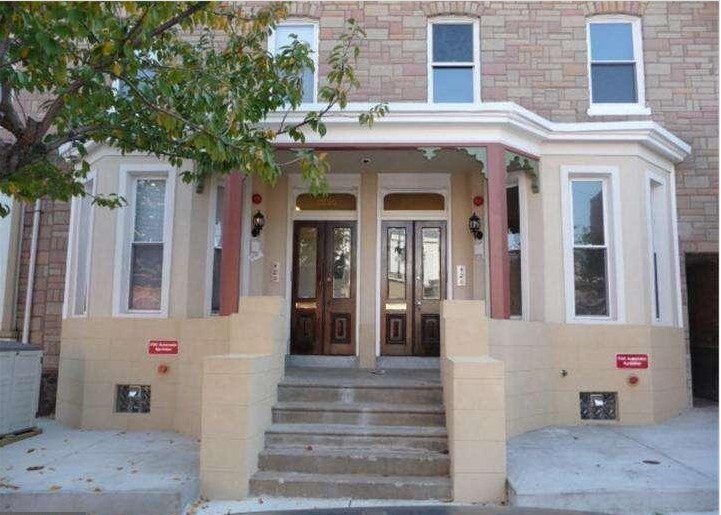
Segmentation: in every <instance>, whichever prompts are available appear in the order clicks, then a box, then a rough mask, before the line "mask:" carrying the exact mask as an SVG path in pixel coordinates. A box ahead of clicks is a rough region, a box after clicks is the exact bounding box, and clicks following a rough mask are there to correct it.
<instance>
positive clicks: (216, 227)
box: [213, 186, 225, 248]
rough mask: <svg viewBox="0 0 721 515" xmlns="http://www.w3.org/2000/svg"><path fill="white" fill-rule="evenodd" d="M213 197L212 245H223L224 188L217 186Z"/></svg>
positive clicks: (217, 246)
mask: <svg viewBox="0 0 721 515" xmlns="http://www.w3.org/2000/svg"><path fill="white" fill-rule="evenodd" d="M216 191H217V193H216V197H215V222H214V224H213V246H214V247H216V248H220V247H222V246H223V211H224V210H225V188H224V187H223V186H218V189H217V190H216Z"/></svg>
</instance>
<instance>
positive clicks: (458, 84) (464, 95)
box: [433, 66, 473, 103]
mask: <svg viewBox="0 0 721 515" xmlns="http://www.w3.org/2000/svg"><path fill="white" fill-rule="evenodd" d="M433 101H434V102H437V103H443V102H473V67H471V66H452V67H434V68H433Z"/></svg>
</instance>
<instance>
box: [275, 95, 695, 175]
mask: <svg viewBox="0 0 721 515" xmlns="http://www.w3.org/2000/svg"><path fill="white" fill-rule="evenodd" d="M373 105H374V104H370V103H350V104H348V106H347V107H346V109H344V110H343V111H341V110H338V109H334V110H331V111H330V112H329V113H327V114H326V115H325V117H324V121H325V124H326V126H327V128H328V133H327V134H326V135H325V136H324V137H323V138H320V137H318V136H317V135H316V134H313V133H308V134H307V135H306V136H307V142H306V143H307V144H308V145H313V144H341V143H346V144H348V145H354V144H374V143H385V144H399V145H403V144H408V145H412V144H427V143H434V142H435V143H438V144H443V143H446V142H448V143H463V144H475V143H479V144H480V143H488V142H495V141H500V142H506V143H513V144H516V145H518V144H519V139H520V140H521V143H520V146H521V147H522V149H525V150H528V151H533V150H534V149H537V148H538V146H539V145H540V144H542V143H544V142H589V141H593V142H628V143H639V144H641V145H643V146H645V147H647V148H649V149H650V150H652V151H653V152H655V153H658V154H660V155H662V156H663V157H665V158H667V159H669V160H671V161H673V162H674V163H678V162H680V161H683V159H685V158H686V156H688V155H689V154H690V152H691V147H690V145H688V144H687V143H686V142H684V141H683V140H681V139H680V138H678V137H677V136H675V135H674V134H672V133H671V132H669V131H668V130H666V129H664V128H663V127H662V126H661V125H659V124H658V123H656V122H654V121H651V120H632V121H616V122H578V123H559V122H552V121H550V120H548V119H546V118H544V117H542V116H539V115H537V114H535V113H533V112H531V111H529V110H528V109H525V108H524V107H521V106H520V105H518V104H515V103H513V102H485V103H478V104H466V105H462V106H461V105H458V104H426V103H403V102H399V103H391V104H389V105H388V108H389V112H388V114H386V116H385V117H383V118H380V119H378V120H376V122H375V124H374V125H373V127H372V128H370V129H369V128H368V127H364V126H361V125H359V124H358V119H357V117H358V115H359V114H360V113H362V112H364V111H367V110H368V109H369V108H371V107H372V106H373ZM322 107H323V106H322V105H320V104H313V105H305V106H303V110H299V111H296V112H294V113H291V114H290V115H289V116H288V117H287V119H286V122H287V123H293V122H297V121H299V120H302V119H303V117H304V116H305V114H306V113H307V112H308V111H313V110H315V111H317V110H320V109H322ZM282 117H283V115H282V114H281V113H277V114H273V115H271V116H269V117H268V124H269V125H271V126H273V125H276V124H278V123H279V122H280V120H281V119H282ZM459 138H460V139H459ZM506 138H510V139H511V140H512V141H511V142H508V141H505V139H506ZM523 140H525V143H526V144H523ZM279 142H281V143H290V140H288V139H285V138H279Z"/></svg>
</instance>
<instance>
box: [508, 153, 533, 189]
mask: <svg viewBox="0 0 721 515" xmlns="http://www.w3.org/2000/svg"><path fill="white" fill-rule="evenodd" d="M506 162H507V163H508V164H507V165H506V173H511V172H524V173H525V174H526V175H528V177H530V179H531V191H532V192H533V193H538V192H539V191H540V190H541V187H540V184H539V176H538V161H535V160H533V159H528V158H527V157H522V156H520V155H518V154H516V153H514V152H511V151H509V150H507V151H506Z"/></svg>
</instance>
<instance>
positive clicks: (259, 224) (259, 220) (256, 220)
mask: <svg viewBox="0 0 721 515" xmlns="http://www.w3.org/2000/svg"><path fill="white" fill-rule="evenodd" d="M264 225H265V215H264V214H263V213H261V212H260V211H256V213H255V214H254V215H253V229H252V230H251V231H250V234H252V235H253V238H257V237H258V236H259V235H260V231H262V230H263V226H264Z"/></svg>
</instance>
